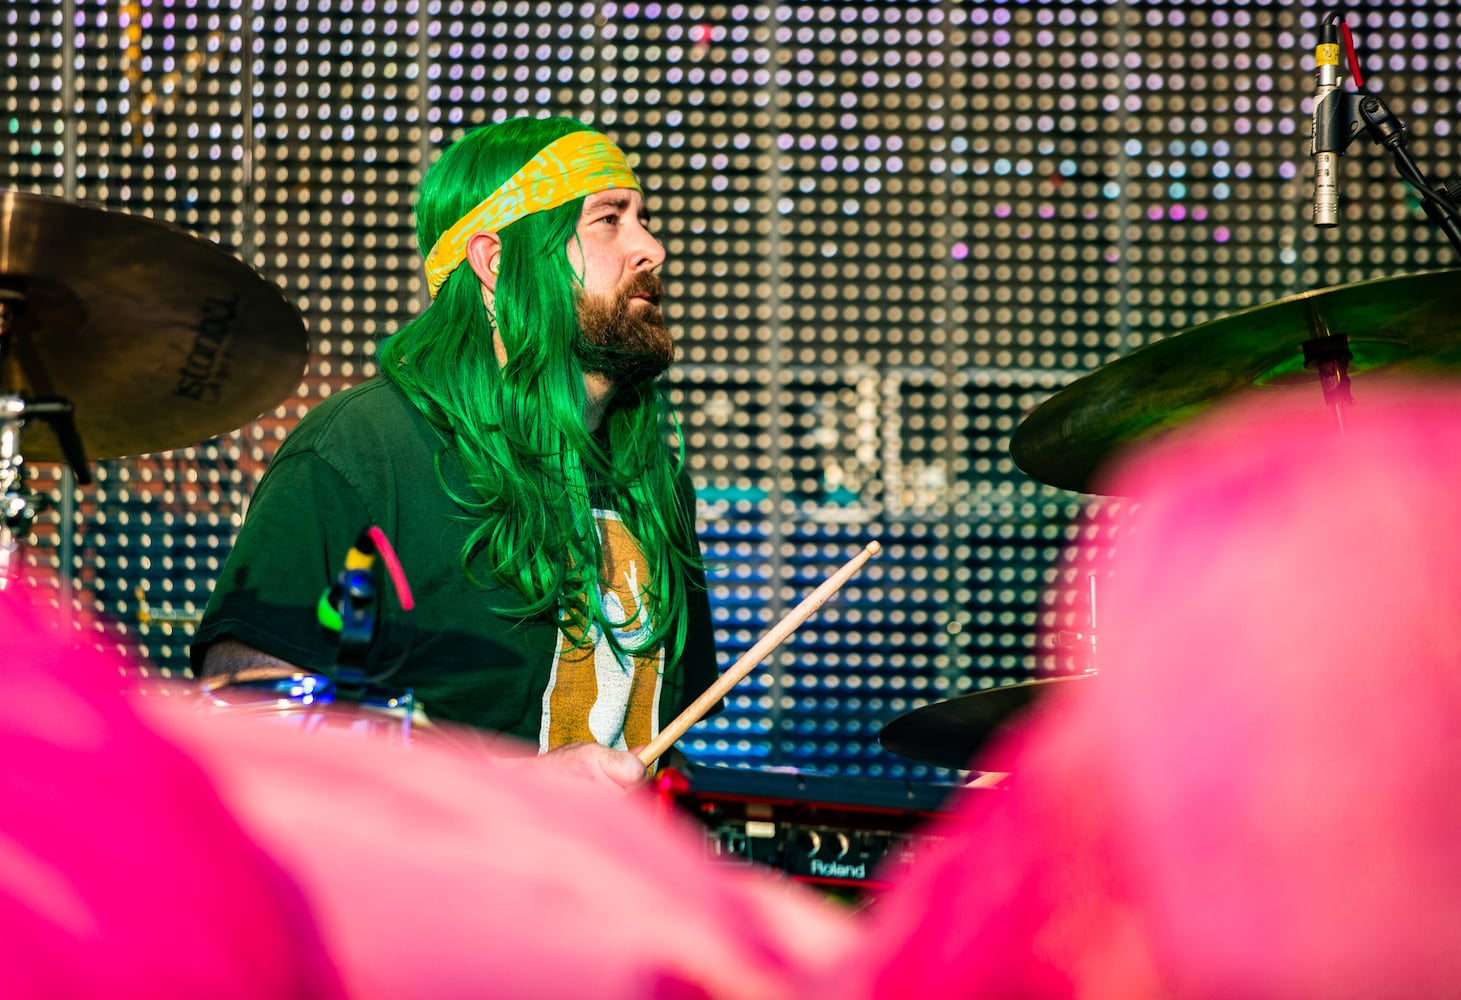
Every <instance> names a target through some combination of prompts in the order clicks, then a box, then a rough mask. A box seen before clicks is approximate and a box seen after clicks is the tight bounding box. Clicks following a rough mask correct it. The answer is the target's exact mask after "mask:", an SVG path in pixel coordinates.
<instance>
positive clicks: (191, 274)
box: [0, 191, 309, 462]
mask: <svg viewBox="0 0 1461 1000" xmlns="http://www.w3.org/2000/svg"><path fill="white" fill-rule="evenodd" d="M0 301H3V303H4V304H5V306H6V308H7V311H8V312H10V313H12V314H13V319H12V320H11V321H10V322H9V324H8V330H9V332H8V334H7V335H6V338H7V340H8V345H9V350H8V358H7V359H6V365H5V370H4V371H3V372H0V378H3V381H0V395H12V396H20V397H22V398H25V399H30V398H40V397H47V398H52V397H55V398H61V399H65V400H69V401H70V402H71V403H72V404H73V405H74V407H75V422H76V427H77V430H78V431H79V433H80V437H81V442H82V445H83V447H84V448H85V451H86V456H87V457H88V458H91V459H97V458H116V457H121V456H124V455H136V454H142V453H146V452H156V451H166V450H169V449H172V448H180V447H184V446H186V445H190V444H195V443H197V442H199V441H202V440H206V439H207V438H210V437H213V436H215V435H218V434H221V433H224V432H226V431H230V430H233V429H235V428H237V427H239V426H240V425H242V424H244V423H246V422H248V421H249V420H252V419H254V418H255V417H257V416H258V415H259V414H260V413H262V412H263V411H265V410H267V409H268V408H270V407H272V406H274V405H275V404H277V403H278V402H279V401H280V400H282V399H285V398H287V397H288V396H289V395H290V394H291V393H292V392H294V390H295V389H296V388H298V386H299V381H300V377H301V375H302V374H303V371H304V365H305V361H306V360H307V358H308V356H309V339H308V336H307V334H306V332H305V328H304V323H303V321H302V320H301V319H300V316H299V313H298V312H297V311H296V310H295V309H294V307H293V306H292V305H291V304H290V303H289V301H288V300H287V299H285V297H284V295H283V293H282V292H281V291H280V290H279V288H278V287H276V286H275V285H274V284H273V283H271V282H269V281H266V280H265V279H264V278H262V277H260V276H259V275H258V274H257V273H256V272H254V271H253V269H251V268H250V267H249V266H248V265H247V264H244V263H243V262H242V261H240V260H238V259H237V258H235V257H233V256H232V255H231V254H229V253H227V252H226V251H224V250H223V249H222V248H220V247H218V246H217V245H215V244H213V243H210V242H208V241H206V240H203V239H200V238H198V237H196V236H193V235H191V234H189V233H186V232H184V231H183V230H181V229H177V228H175V227H173V226H170V225H167V224H165V223H162V222H158V221H156V220H153V219H146V218H141V217H139V216H134V215H126V214H122V213H118V212H110V211H104V210H102V209H99V208H92V207H87V206H82V205H77V204H74V203H72V202H67V201H63V200H60V199H56V198H48V197H44V196H41V195H32V194H24V193H21V192H15V191H5V192H0ZM23 451H24V457H25V459H26V461H27V462H35V461H40V462H52V461H60V460H62V458H63V456H62V452H61V448H60V445H59V443H58V442H57V440H56V438H55V437H54V435H53V434H52V432H51V430H50V429H49V428H48V427H46V426H45V425H44V424H43V423H41V422H39V421H33V422H28V423H27V426H26V429H25V436H24V441H23Z"/></svg>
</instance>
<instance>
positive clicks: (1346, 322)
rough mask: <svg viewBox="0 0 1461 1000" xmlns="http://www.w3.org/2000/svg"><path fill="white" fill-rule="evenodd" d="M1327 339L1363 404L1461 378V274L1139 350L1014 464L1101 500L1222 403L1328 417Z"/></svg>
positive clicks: (1079, 387) (1415, 277)
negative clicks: (1380, 395) (1144, 452)
mask: <svg viewBox="0 0 1461 1000" xmlns="http://www.w3.org/2000/svg"><path fill="white" fill-rule="evenodd" d="M1321 336H1330V337H1335V338H1343V342H1346V343H1347V346H1348V350H1349V352H1350V353H1351V354H1352V355H1353V357H1352V359H1351V360H1350V361H1349V362H1348V374H1349V375H1350V377H1352V378H1354V379H1355V382H1354V393H1355V399H1356V401H1358V402H1361V403H1362V402H1363V401H1364V387H1365V386H1367V385H1368V386H1378V385H1382V384H1384V383H1386V382H1391V381H1394V380H1396V379H1399V378H1404V379H1415V378H1424V377H1435V376H1444V377H1451V378H1454V377H1456V376H1457V375H1461V269H1451V270H1445V271H1432V272H1427V273H1422V274H1411V275H1404V276H1401V277H1396V278H1380V279H1376V280H1373V281H1362V282H1358V283H1356V284H1351V285H1339V286H1336V287H1333V288H1324V289H1319V290H1316V291H1311V292H1304V293H1302V294H1300V295H1294V296H1291V297H1289V298H1284V299H1280V300H1278V301H1276V302H1272V303H1269V304H1267V305H1261V306H1255V307H1253V308H1251V309H1245V310H1243V311H1242V312H1238V313H1234V314H1233V315H1231V316H1224V317H1221V318H1219V319H1215V320H1211V321H1209V322H1207V323H1203V324H1200V325H1198V326H1195V327H1192V328H1190V329H1188V330H1185V331H1183V332H1181V333H1178V334H1174V335H1173V336H1171V337H1169V338H1167V339H1165V340H1160V341H1157V342H1156V343H1153V344H1148V345H1146V346H1144V347H1141V348H1138V349H1137V350H1135V351H1133V352H1132V353H1130V354H1128V355H1127V356H1125V357H1123V358H1119V359H1117V360H1116V361H1113V362H1111V363H1110V364H1108V365H1106V366H1104V367H1102V368H1099V369H1097V370H1096V371H1094V372H1092V373H1091V374H1089V375H1086V376H1084V377H1082V378H1079V379H1077V380H1076V381H1074V382H1072V383H1071V384H1070V385H1068V386H1066V387H1065V388H1064V389H1061V390H1060V391H1058V392H1057V393H1056V394H1055V395H1053V396H1051V397H1050V398H1049V399H1047V400H1046V401H1045V402H1044V403H1042V404H1040V406H1038V407H1036V408H1035V410H1033V411H1032V412H1031V413H1030V414H1029V415H1028V416H1026V417H1025V419H1024V420H1023V421H1021V423H1020V426H1019V427H1018V428H1017V429H1016V430H1015V433H1014V436H1013V438H1012V439H1011V441H1010V454H1011V455H1012V456H1013V458H1014V460H1015V464H1016V465H1018V466H1019V467H1020V468H1021V469H1023V470H1024V471H1025V472H1027V473H1029V474H1030V475H1031V476H1032V477H1034V478H1035V479H1038V480H1040V481H1041V482H1044V483H1049V484H1050V485H1052V486H1059V487H1062V488H1064V489H1069V490H1076V491H1080V492H1095V491H1099V489H1100V481H1099V477H1100V472H1101V470H1102V468H1103V466H1104V465H1105V464H1106V463H1107V462H1108V461H1109V460H1110V459H1112V458H1113V457H1115V456H1116V455H1117V454H1119V453H1121V452H1123V451H1125V450H1126V449H1128V448H1130V447H1131V446H1133V445H1135V444H1138V443H1144V442H1147V441H1149V440H1151V439H1153V438H1155V437H1157V436H1159V435H1161V434H1164V433H1168V432H1170V431H1172V430H1173V429H1175V428H1178V427H1180V426H1181V425H1183V424H1186V423H1188V422H1189V421H1191V420H1192V419H1193V418H1194V417H1196V416H1198V415H1200V414H1201V413H1202V412H1203V411H1205V410H1206V409H1208V408H1209V407H1211V406H1213V405H1214V404H1216V403H1218V402H1219V401H1222V400H1225V399H1228V398H1230V397H1235V396H1237V397H1257V396H1264V397H1266V398H1267V400H1268V401H1269V402H1272V403H1275V404H1282V405H1283V406H1292V407H1296V408H1308V407H1323V406H1325V405H1326V403H1325V397H1324V393H1323V390H1322V389H1321V387H1320V385H1319V376H1318V375H1317V374H1316V373H1315V372H1313V371H1309V370H1306V368H1305V366H1304V347H1303V345H1304V343H1305V342H1306V341H1310V340H1314V339H1315V338H1316V337H1321ZM1278 408H1279V407H1278V406H1275V409H1278Z"/></svg>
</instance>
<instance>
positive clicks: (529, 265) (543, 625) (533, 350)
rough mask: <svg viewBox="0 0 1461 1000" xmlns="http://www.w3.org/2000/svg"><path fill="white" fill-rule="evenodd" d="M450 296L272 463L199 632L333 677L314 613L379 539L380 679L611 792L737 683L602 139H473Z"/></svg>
mask: <svg viewBox="0 0 1461 1000" xmlns="http://www.w3.org/2000/svg"><path fill="white" fill-rule="evenodd" d="M418 194H419V198H418V204H417V208H416V212H417V236H418V239H419V242H420V246H421V248H422V251H423V253H424V254H425V257H426V262H425V266H426V275H427V280H428V285H429V289H430V292H431V296H432V300H433V301H432V302H431V304H430V305H429V306H428V307H427V308H426V309H425V311H423V312H422V313H421V314H420V315H418V316H417V317H415V318H414V319H412V320H411V321H409V322H408V323H406V324H405V325H404V326H402V327H401V328H400V329H399V330H398V331H396V332H395V333H394V334H393V335H392V336H390V337H389V338H388V339H387V340H385V341H384V342H383V344H382V345H381V348H380V351H379V358H380V374H379V375H377V376H376V377H374V378H372V379H370V380H368V381H366V382H364V383H362V384H360V385H357V386H354V387H352V388H350V389H348V390H346V391H344V392H341V393H339V394H337V395H334V396H332V397H330V398H329V399H327V400H326V401H325V402H323V403H321V404H320V405H319V406H317V407H315V408H314V409H313V410H312V411H311V412H310V413H308V414H307V415H306V416H305V417H304V418H303V419H302V420H301V421H300V422H299V424H298V425H297V426H296V427H295V429H294V430H293V432H292V433H291V434H290V435H289V437H288V438H287V439H286V440H285V442H284V443H283V445H282V446H281V447H280V449H279V451H278V453H277V454H276V455H275V456H274V458H273V460H272V462H271V463H270V465H269V467H268V469H267V471H266V472H265V475H264V477H263V479H262V481H261V482H260V483H259V487H258V490H257V492H256V493H255V495H254V497H253V501H252V504H251V506H250V508H249V511H248V517H247V519H246V520H245V522H244V525H243V527H242V530H241V531H240V533H239V536H238V539H237V542H236V544H235V547H234V549H233V551H232V553H231V555H230V557H229V559H228V561H227V563H226V565H225V566H224V568H223V571H222V574H221V576H220V578H219V580H218V582H217V586H216V588H215V590H214V592H213V595H212V598H211V600H210V601H209V603H208V607H207V610H206V612H205V613H204V616H203V620H202V623H201V624H200V626H199V628H198V631H197V635H196V638H195V640H194V643H193V646H192V650H191V656H192V662H193V669H194V671H195V672H196V673H197V674H198V675H199V676H200V677H202V678H203V679H204V680H205V682H207V683H209V684H213V685H217V684H227V683H229V682H230V681H238V680H243V679H251V678H259V677H269V676H282V675H287V674H290V673H294V672H300V671H302V672H307V673H314V674H321V675H324V676H327V677H328V676H331V675H332V672H333V671H334V670H335V669H336V667H337V664H338V663H339V662H340V643H339V637H338V635H336V634H333V633H331V632H330V631H329V630H327V629H326V628H323V627H321V625H320V624H319V621H318V620H317V614H316V607H317V605H318V604H319V602H320V600H321V597H322V595H323V594H325V593H327V592H328V590H329V589H330V587H331V586H332V584H333V583H334V582H335V581H336V580H337V578H338V575H339V574H340V572H341V570H342V567H343V566H344V564H345V559H346V555H347V553H348V552H349V550H350V549H351V546H352V543H354V542H355V541H356V539H357V538H359V537H360V536H361V533H362V531H364V530H366V529H368V528H370V527H372V526H373V527H376V528H378V529H379V530H380V532H381V533H382V534H383V536H384V538H385V539H387V540H388V541H389V543H390V547H391V549H393V550H394V552H395V553H396V554H397V555H398V557H399V560H400V563H401V567H402V569H403V570H404V577H405V581H406V583H407V585H408V586H409V588H410V590H411V591H412V592H414V596H415V599H416V602H417V607H416V609H415V610H414V612H412V613H411V614H410V615H407V614H404V613H403V612H402V607H401V602H400V598H399V596H398V595H397V594H396V593H395V591H394V589H393V588H392V587H391V586H390V585H388V584H382V586H381V592H382V599H381V601H380V602H379V607H378V609H377V610H376V613H375V615H374V618H373V633H372V637H371V640H370V651H369V667H368V672H369V674H370V677H371V679H372V680H373V681H374V682H376V683H378V684H380V685H383V686H386V687H389V688H392V689H396V690H400V691H404V690H406V689H410V690H411V691H412V692H413V693H414V695H415V697H416V698H417V699H418V701H419V702H420V703H421V705H422V706H423V707H424V708H425V710H426V712H427V714H428V715H429V716H430V717H431V718H432V719H433V720H439V721H450V722H456V723H463V724H466V725H469V726H474V727H478V728H481V729H485V730H491V731H495V732H500V733H504V734H508V735H510V736H514V737H518V738H520V739H522V740H526V741H529V742H530V744H531V745H534V746H535V747H536V749H537V751H538V752H539V753H540V754H543V755H544V756H543V758H542V759H543V760H544V761H546V762H548V763H550V764H553V765H556V766H558V767H561V768H564V769H567V770H570V771H576V772H581V773H583V774H584V775H585V776H588V777H590V778H592V779H594V780H596V781H610V782H614V783H618V784H621V785H631V784H634V783H636V782H638V781H640V780H642V779H643V778H644V777H645V772H644V767H643V765H642V764H641V763H640V762H639V760H638V758H637V757H635V756H634V755H633V754H631V753H630V752H628V751H629V748H632V747H636V746H640V745H643V744H645V743H647V742H649V740H650V739H651V738H652V737H653V736H654V735H655V734H656V733H657V732H658V730H659V728H660V727H661V726H662V725H663V724H664V723H666V722H667V721H668V720H670V719H671V718H673V717H674V716H675V715H676V714H677V713H678V712H679V711H680V709H681V708H683V707H684V706H685V705H686V704H688V703H689V702H690V701H691V700H693V699H694V698H695V697H696V696H697V695H698V694H700V693H701V692H702V691H703V690H704V689H705V688H706V687H707V686H709V684H710V683H711V682H712V681H713V680H714V679H715V675H716V666H715V650H714V639H713V633H712V627H711V620H710V610H709V603H708V600H707V597H706V593H705V582H704V573H703V569H702V564H701V555H700V549H699V543H698V541H697V539H696V536H695V530H694V524H695V522H694V513H695V501H694V493H693V489H692V487H691V485H690V482H689V477H688V474H687V472H686V470H685V467H684V462H683V453H682V452H681V453H677V452H676V451H675V450H674V449H672V448H671V447H669V445H668V444H667V442H666V440H665V437H664V429H665V427H666V426H667V423H668V417H669V414H668V404H667V402H666V400H665V399H664V397H663V395H662V393H661V392H660V391H659V389H658V388H657V386H656V379H657V378H658V376H659V375H661V374H662V373H663V372H664V371H665V369H666V368H667V367H668V365H669V364H670V361H671V359H672V356H673V352H674V342H673V339H672V337H671V335H670V333H669V331H668V329H667V328H666V326H665V322H664V318H663V315H662V314H661V312H660V305H659V303H660V295H661V290H662V285H661V281H660V278H659V276H658V274H657V273H656V272H657V270H658V268H659V267H660V265H661V264H662V263H663V262H664V259H665V251H664V247H663V246H661V245H660V243H659V241H658V240H657V239H656V238H655V237H654V235H653V234H652V233H651V231H650V228H649V213H648V209H647V208H646V205H645V200H644V196H643V194H642V192H641V188H640V185H639V182H638V181H637V180H636V179H635V177H634V174H633V173H632V171H631V170H630V167H629V164H628V162H627V160H626V158H625V156H624V154H623V153H622V152H621V151H620V150H619V149H618V147H616V146H615V145H614V143H613V142H612V141H610V140H609V139H608V138H607V137H606V136H604V135H602V134H600V133H598V132H595V131H593V130H591V129H589V128H588V126H586V125H584V124H582V123H581V122H577V121H574V120H571V119H567V118H544V119H531V118H518V119H511V120H508V121H504V122H501V123H498V124H495V125H490V126H487V127H484V128H480V129H477V130H475V131H473V132H470V133H468V134H467V135H466V136H464V137H463V138H461V139H460V140H459V141H457V142H456V143H455V144H453V145H451V146H450V147H449V148H448V149H446V151H445V152H444V153H443V154H442V155H441V157H440V158H439V160H438V161H437V162H436V163H435V164H434V165H433V166H432V167H431V169H430V170H429V171H428V172H427V174H426V176H425V177H424V179H423V180H422V183H421V186H420V190H419V192H418Z"/></svg>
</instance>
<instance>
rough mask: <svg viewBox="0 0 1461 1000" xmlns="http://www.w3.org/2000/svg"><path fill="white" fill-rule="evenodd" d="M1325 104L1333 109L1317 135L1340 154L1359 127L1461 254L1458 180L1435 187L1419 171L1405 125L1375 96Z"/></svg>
mask: <svg viewBox="0 0 1461 1000" xmlns="http://www.w3.org/2000/svg"><path fill="white" fill-rule="evenodd" d="M1327 103H1328V104H1329V105H1330V107H1332V109H1333V110H1332V112H1331V114H1330V116H1329V118H1328V120H1327V121H1325V122H1323V123H1322V124H1321V126H1320V127H1319V129H1317V130H1316V135H1317V136H1318V137H1320V138H1321V139H1322V141H1324V142H1326V143H1328V144H1329V145H1330V146H1333V147H1334V148H1335V150H1336V151H1337V152H1341V153H1342V152H1343V151H1344V150H1345V148H1346V147H1347V146H1349V144H1350V143H1351V142H1353V141H1354V137H1355V136H1356V135H1358V134H1359V132H1360V129H1359V128H1358V127H1357V123H1358V124H1362V125H1363V126H1364V131H1365V132H1367V133H1368V134H1369V136H1370V141H1371V142H1373V143H1374V144H1375V145H1377V146H1381V147H1383V148H1384V149H1386V150H1388V151H1389V152H1390V154H1391V156H1392V157H1393V158H1394V160H1395V167H1396V170H1397V172H1398V173H1399V174H1400V177H1401V179H1402V180H1404V181H1405V182H1406V183H1407V184H1409V185H1410V186H1411V187H1413V188H1414V189H1415V190H1416V191H1417V192H1418V193H1419V194H1420V197H1421V207H1422V208H1424V209H1425V213H1426V215H1427V217H1429V218H1430V220H1431V221H1432V222H1434V223H1435V224H1436V225H1437V226H1439V227H1440V229H1441V232H1443V233H1445V235H1446V239H1448V240H1449V241H1450V242H1451V247H1452V248H1453V249H1454V250H1455V251H1456V253H1457V255H1461V211H1458V210H1457V202H1458V201H1461V181H1455V180H1450V181H1446V182H1444V183H1442V184H1440V185H1436V184H1435V183H1433V182H1432V181H1430V180H1429V179H1428V178H1427V177H1426V176H1425V174H1423V173H1422V172H1421V169H1420V167H1419V166H1418V165H1417V164H1416V162H1415V159H1414V158H1413V157H1412V156H1411V155H1410V152H1409V151H1408V150H1407V149H1406V148H1405V123H1404V122H1402V121H1401V120H1400V119H1399V117H1397V116H1396V115H1395V113H1394V112H1392V111H1391V110H1390V108H1389V106H1388V105H1386V104H1385V102H1384V101H1383V100H1381V99H1380V98H1379V97H1377V96H1376V95H1374V94H1343V95H1340V94H1335V95H1333V97H1332V98H1331V99H1330V100H1329V101H1328V102H1327ZM1326 148H1327V147H1326Z"/></svg>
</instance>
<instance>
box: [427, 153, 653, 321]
mask: <svg viewBox="0 0 1461 1000" xmlns="http://www.w3.org/2000/svg"><path fill="white" fill-rule="evenodd" d="M609 188H629V189H631V190H634V191H638V190H640V187H639V182H638V181H637V180H635V179H634V172H633V171H632V170H630V169H629V161H628V160H627V159H625V158H624V154H623V152H621V151H620V149H619V147H618V146H616V145H614V143H613V142H612V141H610V140H609V138H608V136H605V135H600V134H599V133H598V132H572V133H569V134H568V135H565V136H562V137H561V138H558V139H554V140H553V141H552V142H550V143H548V145H546V146H544V147H543V150H542V152H540V153H539V154H538V155H537V156H535V157H533V158H532V159H531V160H529V161H528V162H527V163H525V164H523V167H522V169H521V170H519V171H518V172H517V173H515V174H513V175H512V176H511V177H509V178H508V179H507V180H505V181H503V182H502V186H501V187H499V188H498V189H497V190H496V191H493V192H492V193H491V194H490V195H488V196H487V199H486V200H485V201H483V202H482V203H481V204H479V205H478V206H477V207H476V208H474V209H472V210H471V211H470V212H468V213H467V214H466V215H464V216H462V217H461V218H460V219H458V220H457V221H456V223H455V224H454V225H453V226H452V227H451V228H450V229H448V230H447V231H446V232H444V233H442V234H441V238H440V239H439V240H437V241H436V245H435V246H433V247H432V248H431V252H430V253H428V254H427V255H426V282H427V285H428V286H429V287H430V289H431V297H432V298H433V299H434V298H436V293H437V292H438V291H440V290H441V286H442V284H443V283H445V282H446V279H447V278H448V277H450V276H451V273H452V272H453V271H455V270H456V269H457V267H458V266H460V264H461V263H462V261H464V260H466V259H467V242H468V241H469V240H471V238H472V237H473V236H476V235H477V234H478V233H497V232H501V231H502V230H504V229H506V228H507V227H508V226H510V225H512V224H513V223H514V222H516V221H517V220H518V219H521V218H523V217H524V216H527V215H532V214H533V213H534V212H546V211H548V210H549V209H551V208H557V207H558V206H559V205H566V204H568V203H569V202H570V201H573V200H574V199H575V198H583V197H585V196H587V195H591V194H594V193H595V192H598V191H607V190H608V189H609Z"/></svg>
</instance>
